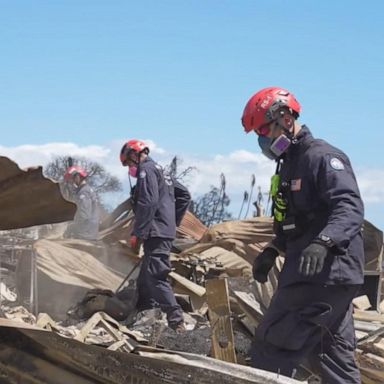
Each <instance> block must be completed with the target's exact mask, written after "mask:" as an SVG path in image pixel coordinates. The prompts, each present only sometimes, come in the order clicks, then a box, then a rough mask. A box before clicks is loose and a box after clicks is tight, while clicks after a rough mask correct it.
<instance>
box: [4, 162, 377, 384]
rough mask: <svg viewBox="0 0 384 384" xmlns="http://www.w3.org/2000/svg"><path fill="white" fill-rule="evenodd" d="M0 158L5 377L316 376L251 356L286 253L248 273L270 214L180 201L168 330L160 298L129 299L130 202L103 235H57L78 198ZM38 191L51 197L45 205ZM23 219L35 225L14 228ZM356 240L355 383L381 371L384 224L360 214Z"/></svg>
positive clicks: (133, 272) (272, 379)
mask: <svg viewBox="0 0 384 384" xmlns="http://www.w3.org/2000/svg"><path fill="white" fill-rule="evenodd" d="M0 160H1V161H2V165H3V170H2V171H1V172H0V183H1V185H2V188H1V190H2V191H3V193H4V194H5V196H8V197H7V198H8V200H7V204H8V205H7V206H4V207H3V208H4V209H3V211H2V215H3V219H4V220H3V222H2V227H1V229H3V232H2V236H1V240H0V255H1V268H0V304H1V317H0V356H1V357H0V377H1V380H0V381H1V382H2V383H17V382H22V383H39V382H41V383H69V382H73V383H75V382H76V383H208V382H210V383H211V382H219V381H220V382H223V383H299V382H301V383H303V382H310V383H312V382H313V383H314V382H316V375H315V374H314V373H312V372H311V371H310V367H304V366H303V367H302V370H300V372H298V377H297V378H296V380H293V379H289V378H286V377H283V376H281V375H280V376H279V375H276V374H272V373H268V372H265V371H260V370H256V369H252V368H250V367H249V366H248V364H249V359H248V355H247V352H248V348H249V346H250V343H251V340H252V335H253V332H254V329H255V327H256V326H257V324H258V322H259V321H260V319H261V318H262V316H263V313H264V312H265V310H266V308H267V307H268V305H269V302H270V299H271V297H272V295H273V292H274V290H275V289H276V287H277V276H278V273H279V270H280V269H281V266H282V264H283V262H284V260H283V258H279V259H278V262H277V263H276V266H275V267H274V268H273V269H272V270H271V272H270V274H269V279H268V282H267V283H265V284H259V283H256V282H255V281H254V280H253V279H252V269H251V268H252V267H251V265H252V264H251V263H252V260H253V258H254V255H256V254H257V253H258V252H259V251H260V250H261V249H262V248H263V247H264V246H265V244H267V242H268V241H270V239H271V238H272V236H273V233H272V221H271V219H270V218H266V217H255V218H251V219H247V220H239V221H228V222H224V223H220V224H217V225H214V226H212V227H210V228H207V227H205V226H204V225H203V224H202V223H201V222H200V221H199V220H198V219H197V218H196V217H194V216H193V215H192V214H191V213H189V212H188V213H187V215H186V216H185V217H184V219H183V222H182V224H181V226H180V227H179V228H178V236H177V239H176V240H175V242H174V248H173V252H172V254H171V261H172V266H173V271H172V272H171V274H170V280H171V282H172V285H173V288H174V290H175V292H176V294H177V298H178V301H179V303H180V305H181V306H182V308H183V310H184V312H185V323H186V327H187V331H186V332H185V333H182V334H176V333H175V332H174V331H173V330H171V329H169V328H167V327H166V321H165V319H164V316H162V314H161V313H160V312H159V311H158V310H156V309H154V310H150V311H144V312H141V313H137V312H136V310H135V288H134V282H135V279H136V278H137V275H138V272H139V268H135V267H136V266H137V265H138V263H139V261H140V257H141V256H142V255H141V254H139V255H136V254H134V253H133V252H132V251H131V249H130V248H129V246H128V245H127V243H126V240H127V239H128V238H129V234H130V231H131V224H132V218H133V214H132V212H131V210H130V206H129V204H126V203H123V204H122V205H120V206H119V207H117V208H116V210H115V212H113V213H112V214H111V215H110V216H109V217H106V218H104V220H103V223H102V225H101V229H100V240H99V241H96V242H88V241H83V240H76V239H63V238H62V233H63V232H64V230H65V227H66V224H65V223H63V222H65V221H68V220H70V219H71V218H72V217H73V214H74V209H73V204H71V203H68V202H67V201H66V200H64V199H63V198H62V197H61V195H60V189H59V187H58V185H57V184H56V183H54V182H53V181H51V180H48V179H44V178H43V177H42V176H41V171H38V173H37V174H38V176H36V175H35V176H31V177H30V176H28V177H26V176H25V171H21V170H19V169H18V167H17V165H16V164H15V163H13V162H11V161H10V160H9V159H6V158H0ZM28 172H32V173H33V172H36V171H27V173H28ZM10 175H11V176H10ZM10 177H11V179H10ZM11 180H12V181H11ZM4 183H5V184H4ZM17 183H21V184H17ZM23 183H28V185H32V184H33V188H31V190H33V191H34V193H33V196H36V199H35V198H31V199H30V201H29V202H28V204H29V206H30V207H31V212H32V213H31V215H30V216H29V217H28V219H27V221H26V222H23V219H22V215H21V211H20V213H18V215H19V216H18V218H17V220H15V219H14V218H12V215H11V213H12V209H13V208H12V207H15V206H17V205H18V204H20V201H25V198H23V197H22V196H19V195H16V196H15V198H14V200H13V201H12V200H11V197H10V196H12V193H13V192H12V191H15V190H18V189H23ZM3 185H5V187H4V188H3ZM8 187H9V188H12V191H11V192H10V194H9V195H7V188H8ZM39 195H40V199H37V196H39ZM18 199H19V200H18ZM22 199H24V200H22ZM50 199H51V200H50ZM40 200H44V201H45V204H46V206H47V207H49V206H51V208H52V209H50V214H48V211H47V210H44V207H42V205H41V202H39V201H40ZM0 201H1V202H2V200H1V198H0ZM50 204H51V205H50ZM0 211H1V210H0ZM33 215H35V216H33ZM7 220H8V221H7ZM52 223H60V224H54V225H52ZM31 225H38V226H37V227H32V228H28V229H27V230H24V231H21V230H15V228H23V227H30V226H31ZM364 241H365V250H366V255H367V261H366V284H365V285H364V287H363V289H362V291H361V296H360V297H358V298H356V299H355V301H354V306H355V313H354V318H355V328H356V338H357V346H358V349H357V353H356V357H357V361H358V363H359V366H360V369H361V373H362V378H363V383H366V384H370V383H378V382H384V374H383V372H384V314H382V313H383V312H384V301H383V292H382V279H383V272H382V256H383V233H382V232H381V231H380V230H378V229H377V228H375V227H374V226H373V225H372V224H370V223H368V222H366V223H365V228H364ZM127 275H129V278H128V279H126V276H127ZM215 282H216V283H215ZM218 287H219V288H218ZM215 289H219V291H217V292H216V291H215ZM215 292H216V293H215ZM117 293H120V294H117ZM212 294H214V295H215V296H214V297H215V299H214V300H212V299H210V295H212ZM106 303H108V305H106ZM98 309H104V310H103V311H100V310H98ZM223 311H224V312H225V311H227V312H225V313H226V315H225V316H224V315H223V313H224V312H223ZM120 315H121V319H120ZM213 319H215V320H214V321H213ZM223 360H225V361H223Z"/></svg>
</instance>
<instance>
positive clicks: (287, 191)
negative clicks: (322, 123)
mask: <svg viewBox="0 0 384 384" xmlns="http://www.w3.org/2000/svg"><path fill="white" fill-rule="evenodd" d="M297 140H298V141H297V143H294V144H292V145H291V146H290V147H289V148H288V151H287V153H286V154H285V155H284V158H283V161H282V165H281V169H280V171H279V175H280V185H279V192H280V193H281V195H282V196H283V197H284V198H285V199H286V201H287V210H286V216H285V220H284V221H282V222H277V221H276V219H275V233H276V238H275V239H274V241H273V243H274V245H275V246H276V247H277V248H278V249H280V250H281V251H283V252H285V261H284V266H283V269H282V271H281V273H280V276H279V285H278V289H277V291H276V293H275V294H274V297H273V298H272V301H271V304H270V306H269V308H268V310H267V313H266V314H265V317H264V319H263V321H262V322H261V323H260V325H259V327H258V328H257V330H256V337H255V341H254V343H253V346H252V349H251V357H252V365H253V366H254V367H257V368H262V369H265V370H269V371H273V372H280V373H282V374H284V375H286V376H291V375H292V373H293V370H294V369H295V368H296V367H298V365H299V364H300V363H301V362H303V360H304V359H305V358H307V359H308V360H309V361H310V363H311V364H312V368H313V369H314V370H315V371H317V372H318V373H319V374H320V376H321V377H322V380H323V381H322V383H323V384H325V383H327V384H336V383H337V384H346V383H360V374H359V370H358V368H357V366H356V364H355V360H354V348H355V335H354V327H353V319H352V304H351V302H352V299H353V298H354V296H355V295H356V293H357V292H358V289H359V286H360V285H361V284H362V283H363V280H364V276H363V267H364V250H363V239H362V234H361V225H362V223H363V215H364V207H363V203H362V200H361V198H360V193H359V190H358V186H357V183H356V179H355V176H354V173H353V170H352V167H351V164H350V162H349V159H348V157H347V156H346V155H345V154H344V153H343V152H342V151H340V150H339V149H337V148H335V147H332V146H331V145H329V144H328V143H327V142H325V141H323V140H319V139H314V138H313V137H312V135H311V134H310V132H309V130H308V128H307V127H305V126H303V127H302V129H301V131H300V132H299V134H298V135H297ZM322 235H325V236H327V237H329V238H330V239H331V240H332V244H331V245H330V247H329V248H328V254H327V257H326V259H325V262H324V268H323V270H322V271H321V272H320V273H319V274H315V275H314V276H312V277H305V276H303V275H301V274H300V273H299V272H298V269H299V260H300V255H301V252H302V251H303V250H304V249H305V248H306V247H307V246H308V245H309V244H310V243H311V242H312V241H313V240H314V239H316V238H318V237H321V236H322Z"/></svg>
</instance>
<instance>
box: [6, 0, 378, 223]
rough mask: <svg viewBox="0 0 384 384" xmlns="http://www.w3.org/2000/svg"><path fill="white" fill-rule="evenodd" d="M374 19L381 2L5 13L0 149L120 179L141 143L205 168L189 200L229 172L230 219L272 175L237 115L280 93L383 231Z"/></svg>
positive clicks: (16, 8) (54, 7) (36, 5)
mask: <svg viewBox="0 0 384 384" xmlns="http://www.w3.org/2000/svg"><path fill="white" fill-rule="evenodd" d="M383 13H384V2H382V1H378V0H376V1H370V2H369V3H367V2H365V3H362V2H361V1H355V0H352V1H348V2H344V1H339V2H334V1H330V0H325V1H322V2H319V1H317V2H315V1H303V0H297V1H288V0H286V1H283V0H271V1H257V0H253V1H241V0H239V1H212V0H206V1H181V0H179V1H177V0H175V1H140V2H138V1H137V2H133V1H127V0H126V1H117V0H114V1H107V0H104V1H98V0H92V1H85V0H76V1H71V0H66V1H53V0H51V1H38V0H34V1H32V0H30V1H17V0H14V1H9V0H8V1H4V0H0V47H1V48H0V49H1V60H0V128H1V132H2V141H1V143H0V144H1V147H0V148H1V150H2V152H3V154H7V155H10V156H11V155H13V157H14V159H15V160H16V161H19V162H20V163H21V164H22V165H24V166H25V165H27V163H28V161H29V162H30V165H33V164H35V162H36V161H45V160H46V159H47V156H48V155H47V154H49V156H51V155H53V154H54V153H55V150H54V148H57V151H58V152H60V153H61V152H62V151H63V145H64V143H71V144H72V145H73V148H77V149H76V150H78V151H80V153H84V154H88V153H92V154H93V155H94V156H95V157H96V158H99V159H100V160H103V161H105V163H106V164H107V165H108V166H109V167H110V168H109V169H110V170H111V171H116V173H117V174H119V175H121V176H122V177H123V174H122V171H121V170H120V169H119V168H118V162H117V154H116V151H118V149H119V147H120V145H121V144H122V142H123V141H124V139H126V138H131V137H139V138H144V139H149V140H152V141H153V143H154V148H155V147H156V148H160V149H161V150H160V151H158V152H156V151H155V152H154V154H156V153H157V154H158V156H159V157H160V159H162V158H163V159H166V158H168V157H169V156H171V155H173V154H177V155H179V156H180V157H181V158H183V159H184V163H185V164H186V163H187V162H191V163H193V164H194V163H195V162H196V163H198V164H200V167H201V168H202V169H201V170H200V171H201V174H200V179H201V180H202V179H204V178H205V179H206V180H205V181H204V182H203V181H202V182H201V184H198V183H195V187H196V188H195V189H196V190H195V193H196V194H197V193H198V192H199V191H200V192H204V190H203V188H206V187H207V185H208V184H209V183H211V184H212V183H215V182H216V181H215V180H214V177H215V173H217V183H218V181H219V174H220V172H221V171H222V170H224V171H226V172H227V179H228V183H229V185H230V187H229V189H230V192H232V195H231V196H230V197H231V198H232V202H233V207H234V208H233V209H234V211H236V210H237V208H238V205H239V200H240V196H241V195H242V191H243V190H244V189H245V188H247V187H248V185H247V182H246V180H248V178H249V179H250V174H251V173H252V172H255V173H256V179H257V183H258V179H259V180H260V184H261V185H262V187H263V188H264V189H265V188H267V181H266V180H267V176H268V177H269V173H270V169H272V168H273V167H272V168H271V167H270V166H269V165H267V164H266V163H264V160H261V159H260V158H259V154H260V151H259V149H258V147H257V142H256V137H255V136H254V135H252V136H247V135H245V134H244V133H243V131H242V127H241V125H240V116H241V113H242V110H243V107H244V105H245V102H246V101H247V99H248V98H249V97H250V96H251V94H252V93H253V92H254V91H256V90H258V89H259V88H261V87H264V86H268V85H280V86H283V87H285V88H288V89H290V90H291V91H292V92H293V93H294V94H295V95H296V97H297V98H298V99H299V101H300V102H301V105H302V116H301V121H302V122H305V123H306V124H307V125H309V127H310V128H311V130H312V131H313V133H314V135H315V136H317V137H322V138H324V139H326V140H328V141H329V142H331V143H332V144H333V145H335V146H338V147H340V148H341V149H343V150H344V151H345V152H346V153H347V154H348V155H349V156H350V158H351V161H352V164H353V165H354V167H355V170H356V173H357V176H358V181H359V185H360V187H361V190H362V193H363V197H364V200H365V203H366V212H367V218H368V219H370V220H371V221H372V222H373V223H374V224H375V225H377V226H379V227H381V228H382V229H383V228H384V219H383V204H384V192H383V191H384V161H383V157H382V156H381V153H382V143H383V142H384V134H383V128H382V118H381V110H382V109H383V106H382V90H383V88H384V71H383V68H384V52H383V51H384V50H383V48H382V47H383V37H384V23H383V22H382V15H383ZM25 145H29V147H28V148H29V150H30V151H31V152H28V153H30V157H29V158H26V157H25V147H21V146H25ZM55 145H56V147H55ZM23 148H24V149H23ZM47 148H50V150H49V151H48V152H46V153H45V154H46V155H47V156H45V157H44V156H42V157H39V155H42V151H44V150H47ZM89 148H93V149H95V148H96V149H97V148H99V150H100V151H101V152H100V153H102V154H103V155H101V154H100V156H99V157H98V155H97V153H95V152H93V150H92V151H91V152H89ZM81 151H83V152H81ZM167 154H168V155H169V156H168V157H167ZM241 154H242V155H241ZM254 155H255V156H256V157H252V156H254ZM154 157H155V156H154ZM255 162H256V163H257V164H256V163H255ZM255 164H256V165H255ZM186 165H187V164H186ZM221 165H222V166H223V168H224V169H221ZM236 166H237V167H238V168H236ZM204 168H207V169H208V168H209V169H210V171H209V172H208V173H207V172H205V170H204ZM239 169H240V170H241V171H244V169H246V170H247V174H245V173H244V178H243V179H237V178H236V177H237V176H238V174H239V171H238V170H239ZM124 176H125V175H124ZM231 180H232V182H231ZM192 189H193V186H192Z"/></svg>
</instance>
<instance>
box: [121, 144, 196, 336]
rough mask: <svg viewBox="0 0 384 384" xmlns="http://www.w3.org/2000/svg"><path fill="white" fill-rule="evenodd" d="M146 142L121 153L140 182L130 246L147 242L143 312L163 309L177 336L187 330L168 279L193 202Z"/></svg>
mask: <svg viewBox="0 0 384 384" xmlns="http://www.w3.org/2000/svg"><path fill="white" fill-rule="evenodd" d="M148 154H149V149H148V147H147V146H146V145H145V143H144V142H142V141H140V140H136V139H132V140H129V141H128V142H127V143H125V144H124V146H123V147H122V149H121V152H120V160H121V163H122V165H123V166H128V167H129V175H130V176H132V177H135V178H137V182H136V186H135V189H134V193H133V207H134V208H133V209H134V212H135V221H134V227H133V231H132V235H131V238H130V245H131V247H132V248H133V249H136V248H137V246H138V244H139V242H143V248H144V256H143V260H142V263H141V269H140V273H139V277H138V279H137V287H138V293H139V299H138V308H139V309H140V310H143V309H149V308H153V307H160V309H161V310H162V311H163V312H165V313H166V315H167V320H168V326H169V327H170V328H172V329H174V330H175V331H176V332H182V331H184V330H185V326H184V317H183V312H182V310H181V307H180V306H179V304H178V303H177V301H176V298H175V294H174V292H173V290H172V287H171V286H170V284H169V282H168V280H167V276H168V274H169V272H170V271H171V263H170V260H169V255H170V252H171V248H172V242H173V240H174V239H175V236H176V226H177V225H178V224H180V222H181V219H182V217H183V216H184V214H185V212H186V210H187V208H188V205H189V202H190V199H191V197H190V195H189V192H188V190H187V189H186V188H185V187H184V186H183V185H182V184H180V183H179V182H175V181H174V180H173V178H172V177H170V175H168V174H167V173H166V172H165V171H164V170H163V168H162V167H161V166H160V165H159V164H157V163H155V162H154V161H153V160H152V159H151V158H150V157H149V156H148Z"/></svg>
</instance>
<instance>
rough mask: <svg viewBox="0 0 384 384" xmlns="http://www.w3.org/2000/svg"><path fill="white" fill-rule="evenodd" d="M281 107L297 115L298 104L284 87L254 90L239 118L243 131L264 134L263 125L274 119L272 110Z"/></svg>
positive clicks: (298, 110) (274, 110)
mask: <svg viewBox="0 0 384 384" xmlns="http://www.w3.org/2000/svg"><path fill="white" fill-rule="evenodd" d="M281 107H287V108H290V109H292V111H294V112H295V113H296V114H297V116H299V113H300V109H301V107H300V104H299V103H298V101H297V100H296V99H295V96H293V94H292V93H291V92H289V91H287V90H286V89H283V88H280V87H268V88H263V89H261V90H260V91H259V92H256V93H255V94H254V95H253V96H252V97H251V98H250V99H249V100H248V102H247V104H246V106H245V108H244V112H243V116H242V118H241V123H242V124H243V127H244V130H245V132H246V133H248V132H250V131H256V133H257V134H258V135H265V133H264V132H263V126H266V125H267V124H269V123H270V122H271V121H273V120H274V116H273V114H274V112H276V111H277V110H278V109H279V108H281Z"/></svg>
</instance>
